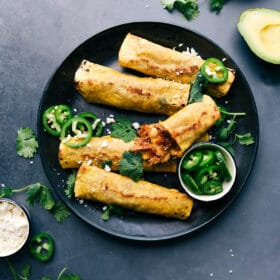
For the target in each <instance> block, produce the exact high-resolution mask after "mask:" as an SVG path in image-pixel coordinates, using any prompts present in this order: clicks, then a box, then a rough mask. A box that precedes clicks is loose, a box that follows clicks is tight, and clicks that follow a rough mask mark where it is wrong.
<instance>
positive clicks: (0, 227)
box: [0, 198, 30, 258]
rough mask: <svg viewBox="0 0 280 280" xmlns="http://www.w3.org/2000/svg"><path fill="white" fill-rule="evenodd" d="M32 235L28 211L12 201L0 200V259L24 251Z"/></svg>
mask: <svg viewBox="0 0 280 280" xmlns="http://www.w3.org/2000/svg"><path fill="white" fill-rule="evenodd" d="M29 234H30V220H29V214H28V212H27V210H26V209H25V208H24V207H22V206H20V205H19V204H18V203H16V202H15V201H13V200H11V199H7V198H1V199H0V242H1V244H0V258H1V257H8V256H11V255H13V254H15V253H17V252H18V251H20V250H21V249H22V247H23V246H24V245H25V244H26V242H27V240H28V237H29Z"/></svg>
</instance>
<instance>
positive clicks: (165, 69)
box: [118, 33, 235, 97]
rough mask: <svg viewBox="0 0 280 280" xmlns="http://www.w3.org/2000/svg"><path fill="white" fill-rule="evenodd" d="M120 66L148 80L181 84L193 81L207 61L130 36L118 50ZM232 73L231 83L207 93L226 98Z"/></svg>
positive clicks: (229, 77) (211, 87)
mask: <svg viewBox="0 0 280 280" xmlns="http://www.w3.org/2000/svg"><path fill="white" fill-rule="evenodd" d="M118 60H119V64H120V66H122V67H127V68H130V69H134V70H136V71H139V72H141V73H144V74H146V75H149V76H153V77H159V78H164V79H167V80H171V81H177V82H181V83H190V82H192V81H194V79H195V78H196V75H197V73H198V71H199V69H200V67H201V65H202V64H203V62H204V60H203V59H201V58H200V57H197V56H194V55H191V54H189V53H186V52H178V51H175V50H172V49H169V48H166V47H163V46H161V45H159V44H155V43H153V42H151V41H148V40H146V39H144V38H141V37H138V36H135V35H133V34H131V33H128V34H127V36H126V37H125V39H124V41H123V43H122V45H121V48H120V50H119V58H118ZM228 70H229V76H228V80H227V81H226V82H225V83H223V84H219V85H211V86H209V88H208V91H209V93H210V94H211V95H213V96H214V97H222V96H225V95H226V94H227V93H228V92H229V89H230V87H231V85H232V83H233V81H234V78H235V73H234V70H232V69H228Z"/></svg>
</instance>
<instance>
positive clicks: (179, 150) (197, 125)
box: [131, 95, 221, 164]
mask: <svg viewBox="0 0 280 280" xmlns="http://www.w3.org/2000/svg"><path fill="white" fill-rule="evenodd" d="M220 117H221V114H220V111H219V109H218V107H217V105H216V103H215V101H214V100H213V99H212V98H211V97H210V96H208V95H204V96H203V98H202V100H201V102H196V103H192V104H189V105H187V106H186V107H185V108H183V109H181V110H180V111H178V112H177V113H175V114H174V115H172V116H170V117H169V118H167V119H166V120H165V121H161V122H159V123H154V124H147V125H142V126H141V127H140V129H139V130H138V135H139V136H140V137H139V138H138V139H137V140H136V141H135V145H134V146H133V147H132V149H131V150H133V151H135V152H141V153H142V157H143V159H144V160H146V161H147V162H148V163H149V164H157V163H159V162H161V163H163V162H167V161H169V160H170V159H171V158H174V157H175V158H178V157H181V156H182V154H183V153H184V151H186V150H187V149H188V148H189V147H190V146H191V145H192V144H193V143H194V142H196V141H198V140H200V139H203V138H204V136H205V134H206V132H207V131H208V130H209V129H210V128H211V127H212V126H213V125H214V124H215V123H216V121H217V120H218V119H219V118H220Z"/></svg>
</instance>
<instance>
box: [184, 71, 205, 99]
mask: <svg viewBox="0 0 280 280" xmlns="http://www.w3.org/2000/svg"><path fill="white" fill-rule="evenodd" d="M206 84H207V80H206V79H205V77H204V76H203V75H202V74H201V73H200V72H199V73H198V74H197V76H196V78H195V80H194V82H193V83H192V84H191V90H190V96H189V101H188V104H191V103H195V102H200V101H201V100H202V90H203V89H204V87H205V86H206Z"/></svg>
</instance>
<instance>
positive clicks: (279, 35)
mask: <svg viewBox="0 0 280 280" xmlns="http://www.w3.org/2000/svg"><path fill="white" fill-rule="evenodd" d="M237 29H238V31H239V33H240V34H241V36H242V37H243V39H244V40H245V42H246V43H247V45H248V47H249V48H250V49H251V51H252V52H253V53H254V54H255V55H256V56H258V57H259V58H261V59H262V60H264V61H266V62H269V63H272V64H280V11H278V10H273V9H266V8H254V9H247V10H245V11H243V12H242V13H241V14H240V17H239V20H238V23H237Z"/></svg>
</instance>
